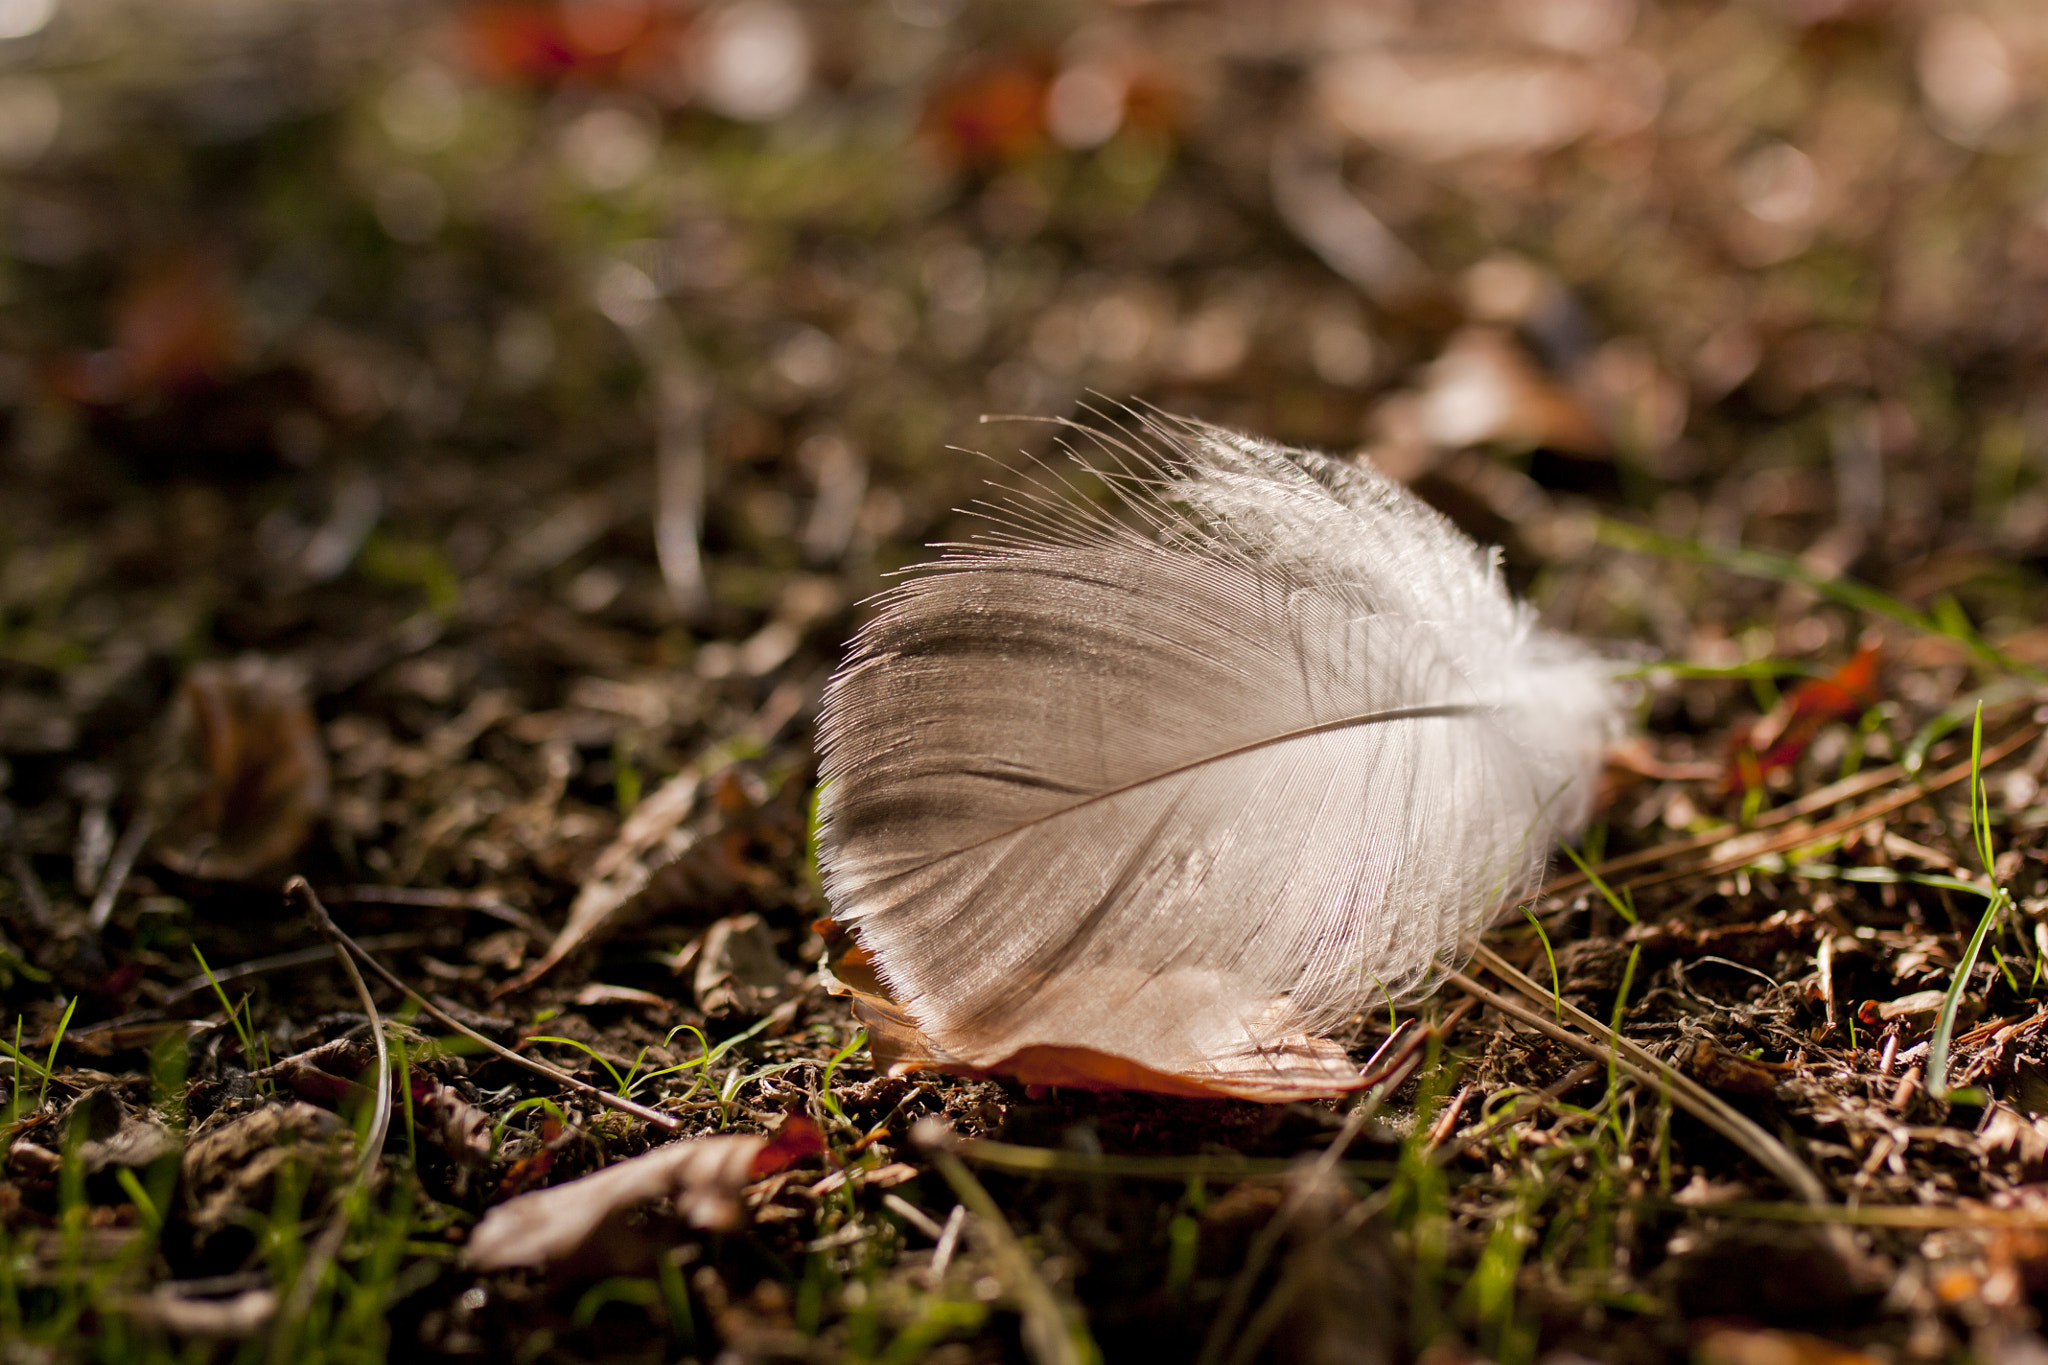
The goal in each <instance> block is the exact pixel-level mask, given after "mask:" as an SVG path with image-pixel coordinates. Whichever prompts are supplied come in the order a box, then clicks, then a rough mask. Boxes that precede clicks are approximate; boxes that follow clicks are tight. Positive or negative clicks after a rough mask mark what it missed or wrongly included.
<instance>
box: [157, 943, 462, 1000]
mask: <svg viewBox="0 0 2048 1365" xmlns="http://www.w3.org/2000/svg"><path fill="white" fill-rule="evenodd" d="M431 941H432V940H431V938H430V937H429V936H428V935H426V934H416V933H399V934H379V935H378V936H377V937H375V938H366V939H363V940H362V941H361V942H362V946H363V947H364V948H367V949H369V950H371V951H373V952H383V951H386V950H388V949H393V948H416V947H418V946H419V945H420V944H422V943H428V942H431ZM327 953H328V950H327V949H326V948H295V949H293V950H292V951H291V952H289V953H273V954H272V955H271V956H269V957H257V958H251V959H250V960H249V961H247V962H242V963H237V964H236V965H235V966H232V967H228V968H225V969H223V970H221V971H217V972H215V973H213V974H212V975H211V976H207V975H205V974H203V973H202V974H201V975H199V976H195V977H192V978H191V979H190V980H188V981H186V982H185V983H184V984H183V985H181V986H178V987H176V988H174V989H173V990H170V991H168V992H166V993H165V995H164V997H163V1003H165V1004H166V1005H168V1004H170V1003H171V1002H172V1001H175V1000H183V999H184V998H185V997H186V996H188V995H198V994H199V993H200V992H201V991H207V990H212V989H213V987H214V985H215V984H216V983H218V984H219V985H222V986H225V985H227V984H228V983H229V982H230V981H240V980H243V979H245V978H247V977H252V976H263V975H265V974H266V973H269V972H283V971H290V970H291V969H292V968H293V967H310V966H312V965H313V964H314V963H315V962H318V961H320V960H321V959H322V958H324V957H326V956H327Z"/></svg>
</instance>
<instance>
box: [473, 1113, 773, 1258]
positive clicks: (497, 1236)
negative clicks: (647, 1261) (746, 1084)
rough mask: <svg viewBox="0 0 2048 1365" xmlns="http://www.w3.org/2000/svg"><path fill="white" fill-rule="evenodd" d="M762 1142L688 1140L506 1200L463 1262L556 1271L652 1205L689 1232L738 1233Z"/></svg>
mask: <svg viewBox="0 0 2048 1365" xmlns="http://www.w3.org/2000/svg"><path fill="white" fill-rule="evenodd" d="M767 1142H768V1140H767V1139H766V1138H764V1137H759V1136H756V1135H754V1134H744V1135H741V1134H735V1135H732V1136H726V1137H706V1138H685V1139H683V1140H682V1141H679V1142H671V1143H667V1144H665V1145H663V1146H660V1147H656V1148H655V1149H654V1150H653V1151H651V1152H642V1153H641V1154H640V1155H639V1156H636V1157H630V1158H628V1159H627V1160H625V1161H621V1162H619V1163H618V1164H616V1165H613V1166H607V1167H605V1168H604V1169H603V1170H601V1171H593V1172H592V1173H591V1174H589V1175H586V1176H582V1177H579V1178H578V1179H575V1180H571V1181H568V1182H566V1183H564V1184H561V1185H556V1186H553V1187H552V1188H549V1189H545V1190H535V1191H534V1192H533V1193H531V1194H522V1195H520V1196H518V1197H517V1198H514V1199H508V1200H506V1201H505V1202H504V1203H502V1204H500V1205H498V1206H497V1207H496V1208H493V1209H492V1210H490V1212H488V1213H486V1214H485V1215H484V1218H483V1221H482V1222H480V1223H478V1224H477V1226H476V1231H475V1232H473V1233H471V1234H470V1238H469V1250H468V1253H467V1257H466V1259H467V1260H468V1262H469V1264H470V1265H471V1266H472V1267H474V1268H475V1269H478V1270H509V1269H511V1268H513V1267H515V1266H536V1267H540V1266H550V1265H557V1264H560V1263H562V1262H564V1261H567V1260H568V1259H569V1258H570V1257H572V1256H574V1255H575V1254H576V1253H577V1252H578V1251H580V1250H581V1249H582V1248H583V1246H584V1244H585V1243H587V1242H588V1241H590V1239H591V1237H592V1235H593V1234H594V1233H596V1232H597V1230H598V1229H599V1228H600V1227H601V1226H603V1224H604V1222H605V1220H606V1219H608V1218H610V1217H611V1216H612V1215H614V1214H618V1213H624V1212H625V1211H627V1210H628V1209H631V1208H634V1207H636V1206H638V1205H641V1204H650V1203H653V1202H654V1201H656V1200H664V1201H666V1200H673V1201H674V1202H675V1204H676V1206H677V1208H678V1210H679V1211H680V1212H681V1214H682V1216H683V1217H684V1219H685V1220H686V1221H688V1222H689V1223H690V1224H691V1225H692V1226H694V1227H700V1228H709V1229H712V1230H719V1231H722V1230H725V1229H729V1228H733V1227H736V1226H738V1225H739V1220H740V1191H741V1190H743V1189H745V1188H746V1186H747V1182H748V1180H749V1179H750V1172H751V1170H752V1167H753V1161H754V1157H755V1155H756V1154H757V1153H759V1152H760V1150H761V1149H762V1148H763V1147H765V1146H766V1145H767Z"/></svg>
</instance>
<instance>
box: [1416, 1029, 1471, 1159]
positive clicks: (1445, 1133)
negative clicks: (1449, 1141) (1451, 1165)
mask: <svg viewBox="0 0 2048 1365" xmlns="http://www.w3.org/2000/svg"><path fill="white" fill-rule="evenodd" d="M1468 998H1469V997H1468ZM1472 1090H1473V1086H1472V1084H1471V1082H1469V1081H1468V1082H1466V1083H1465V1084H1464V1085H1462V1086H1460V1087H1459V1088H1458V1093H1457V1094H1455V1095H1453V1096H1452V1097H1451V1102H1450V1103H1449V1104H1447V1105H1445V1106H1444V1112H1443V1113H1441V1114H1439V1115H1438V1116H1437V1120H1436V1122H1435V1123H1432V1124H1431V1125H1430V1126H1429V1141H1428V1142H1426V1143H1424V1144H1423V1147H1422V1150H1423V1151H1425V1152H1434V1151H1435V1150H1436V1149H1437V1148H1438V1147H1440V1146H1442V1145H1443V1140H1444V1139H1445V1138H1447V1137H1449V1136H1450V1135H1451V1129H1453V1128H1455V1127H1457V1126H1458V1115H1459V1114H1462V1113H1463V1112H1465V1101H1466V1100H1469V1099H1471V1098H1472Z"/></svg>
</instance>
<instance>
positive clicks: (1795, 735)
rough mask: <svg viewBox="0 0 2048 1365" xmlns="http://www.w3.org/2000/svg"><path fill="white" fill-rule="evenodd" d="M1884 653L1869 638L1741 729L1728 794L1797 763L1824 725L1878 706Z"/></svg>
mask: <svg viewBox="0 0 2048 1365" xmlns="http://www.w3.org/2000/svg"><path fill="white" fill-rule="evenodd" d="M1880 652H1881V651H1880V647H1879V645H1878V644H1877V643H1876V642H1875V641H1870V642H1866V643H1865V644H1864V645H1863V647H1862V648H1860V649H1858V650H1857V651H1856V654H1855V657H1854V658H1852V659H1850V660H1849V661H1848V662H1847V663H1845V664H1843V665H1842V666H1841V667H1840V668H1838V669H1836V670H1835V671H1834V672H1833V673H1831V674H1829V675H1828V676H1827V677H1825V678H1811V679H1808V680H1807V681H1806V682H1803V683H1801V684H1800V685H1799V686H1798V687H1796V688H1794V689H1793V690H1792V692H1791V694H1790V695H1788V696H1787V697H1786V698H1785V699H1784V700H1783V701H1782V702H1780V703H1779V704H1778V706H1777V707H1776V708H1775V709H1774V710H1773V711H1772V712H1771V713H1770V714H1769V715H1767V716H1764V717H1762V718H1760V719H1759V720H1757V721H1755V722H1754V723H1753V724H1751V725H1749V726H1747V727H1744V728H1742V729H1739V730H1737V731H1736V732H1735V734H1734V735H1733V736H1732V737H1731V742H1730V744H1729V753H1728V766H1727V770H1726V772H1725V773H1724V774H1723V776H1722V784H1723V787H1724V788H1725V789H1726V790H1727V791H1729V792H1730V793H1739V792H1746V791H1754V790H1756V789H1757V788H1759V787H1761V786H1762V785H1763V784H1764V782H1765V780H1766V779H1767V778H1769V777H1770V775H1771V774H1772V773H1774V772H1778V771H1780V770H1782V769H1785V768H1789V767H1791V766H1792V765H1793V764H1794V763H1797V762H1798V761H1799V758H1800V756H1801V755H1802V754H1804V753H1805V752H1806V750H1807V748H1808V746H1810V745H1811V744H1812V743H1813V741H1814V739H1815V738H1816V737H1817V736H1819V734H1820V732H1821V730H1822V729H1824V728H1825V727H1826V726H1828V725H1830V724H1832V723H1833V722H1835V721H1838V720H1848V719H1850V718H1852V717H1854V716H1859V715H1861V714H1863V712H1865V711H1867V710H1869V709H1870V708H1871V707H1872V706H1874V705H1876V704H1877V701H1878V690H1877V683H1878V677H1877V669H1878V662H1879V655H1880Z"/></svg>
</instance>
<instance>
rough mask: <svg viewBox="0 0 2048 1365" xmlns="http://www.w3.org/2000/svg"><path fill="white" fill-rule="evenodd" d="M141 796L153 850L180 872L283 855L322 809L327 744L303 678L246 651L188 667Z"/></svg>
mask: <svg viewBox="0 0 2048 1365" xmlns="http://www.w3.org/2000/svg"><path fill="white" fill-rule="evenodd" d="M146 798H147V800H148V804H149V806H150V809H151V811H152V812H153V814H154V816H155V818H156V822H157V826H158V828H159V830H160V831H161V833H160V834H159V836H158V839H157V856H158V857H160V858H162V859H163V861H164V862H165V863H167V864H168V865H170V866H171V867H173V868H176V869H177V870H178V871H180V872H185V873H189V874H191V875H193V876H201V877H222V878H229V879H238V878H243V877H249V876H253V875H255V874H257V873H260V872H263V871H266V870H269V869H275V868H277V867H278V866H280V865H282V864H283V863H285V862H286V861H288V860H289V859H290V858H291V856H292V855H293V854H294V853H297V852H298V850H299V846H300V845H301V844H303V843H304V842H305V840H306V835H307V834H308V833H309V832H311V830H312V828H313V824H314V822H315V821H316V820H318V819H319V818H320V816H321V815H322V814H324V813H325V811H326V809H327V798H328V764H327V750H326V748H325V747H324V746H323V745H322V743H321V740H320V730H319V726H318V724H317V723H316V722H315V720H314V718H313V708H312V705H311V703H310V702H309V701H308V700H307V697H306V679H305V675H304V674H303V673H302V672H301V671H300V670H299V669H298V668H296V667H295V666H293V665H291V664H288V663H285V662H283V661H281V660H276V659H267V658H264V657H262V656H260V655H253V654H251V655H245V656H243V657H242V658H240V659H237V660H235V661H234V662H232V663H205V664H200V665H198V666H196V667H195V668H193V670H192V671H191V672H190V673H189V674H187V675H186V678H185V681H184V684H183V685H182V686H181V687H180V688H179V689H178V696H177V699H176V700H175V701H174V702H173V703H172V706H171V711H170V715H169V717H168V720H167V723H166V726H165V737H164V745H163V752H162V754H161V757H160V760H159V762H158V764H157V766H156V768H155V770H154V771H153V773H152V774H151V778H150V781H149V783H148V787H147V790H146Z"/></svg>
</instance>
